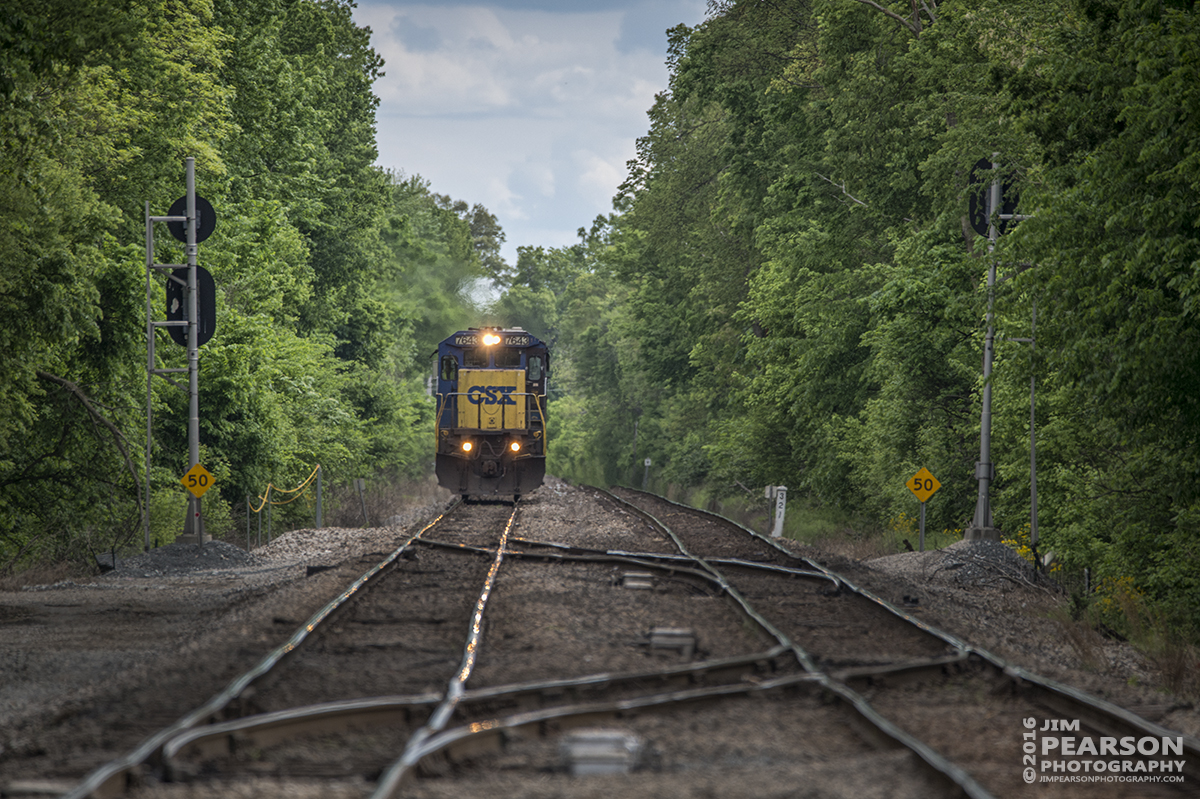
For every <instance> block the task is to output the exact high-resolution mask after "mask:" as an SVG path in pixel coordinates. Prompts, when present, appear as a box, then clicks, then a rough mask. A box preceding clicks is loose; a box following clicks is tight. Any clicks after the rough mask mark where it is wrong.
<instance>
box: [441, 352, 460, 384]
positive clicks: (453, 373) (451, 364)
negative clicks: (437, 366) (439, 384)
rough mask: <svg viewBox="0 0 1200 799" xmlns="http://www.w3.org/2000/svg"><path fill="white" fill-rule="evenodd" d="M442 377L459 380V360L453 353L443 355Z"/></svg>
mask: <svg viewBox="0 0 1200 799" xmlns="http://www.w3.org/2000/svg"><path fill="white" fill-rule="evenodd" d="M442 379H443V380H457V379H458V361H456V360H455V359H454V356H453V355H443V356H442Z"/></svg>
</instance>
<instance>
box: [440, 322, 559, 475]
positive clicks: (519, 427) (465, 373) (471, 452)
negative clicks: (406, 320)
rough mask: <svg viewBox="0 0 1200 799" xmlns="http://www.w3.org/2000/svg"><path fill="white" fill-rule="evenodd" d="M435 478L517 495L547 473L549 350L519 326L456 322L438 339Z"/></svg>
mask: <svg viewBox="0 0 1200 799" xmlns="http://www.w3.org/2000/svg"><path fill="white" fill-rule="evenodd" d="M437 355H438V361H437V476H438V484H439V485H441V486H442V487H444V488H448V489H450V490H451V491H453V492H454V493H456V494H461V495H462V496H463V497H466V498H480V499H482V498H489V497H499V496H512V497H514V498H516V497H520V496H521V495H522V494H527V493H529V492H530V491H532V490H533V489H535V488H537V487H538V486H540V485H541V484H542V478H543V477H545V474H546V385H547V382H548V380H549V377H550V351H549V350H548V349H547V347H546V345H545V344H543V343H542V342H541V341H539V340H538V339H536V338H534V337H533V336H532V335H530V334H529V333H527V332H526V331H524V330H522V329H521V328H519V327H514V328H496V327H484V328H474V327H472V328H470V329H468V330H460V331H459V332H457V333H455V334H454V335H452V336H450V337H449V338H447V339H446V340H445V341H443V342H442V343H441V344H439V345H438V352H437Z"/></svg>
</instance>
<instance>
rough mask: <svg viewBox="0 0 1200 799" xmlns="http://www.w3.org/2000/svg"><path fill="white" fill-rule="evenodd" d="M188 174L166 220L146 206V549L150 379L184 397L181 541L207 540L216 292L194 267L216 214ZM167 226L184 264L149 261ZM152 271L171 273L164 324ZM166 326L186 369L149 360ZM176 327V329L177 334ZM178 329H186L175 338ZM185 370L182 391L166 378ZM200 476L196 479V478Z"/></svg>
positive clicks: (191, 165) (189, 164)
mask: <svg viewBox="0 0 1200 799" xmlns="http://www.w3.org/2000/svg"><path fill="white" fill-rule="evenodd" d="M184 164H185V167H186V171H187V193H186V194H185V195H184V196H183V197H180V198H179V199H178V200H176V201H175V203H173V204H172V205H171V208H170V210H169V211H168V213H167V216H151V215H150V203H149V202H147V203H146V509H147V510H146V518H145V522H144V524H145V533H146V540H145V548H146V549H147V550H149V549H150V512H149V508H150V458H151V454H152V452H153V417H152V413H153V409H152V405H151V403H152V399H153V398H152V393H151V386H152V384H153V381H154V376H155V375H158V376H159V377H161V378H163V379H164V380H166V381H167V382H168V383H170V384H171V385H173V386H175V387H176V388H179V389H181V390H185V391H187V394H188V463H189V470H188V476H191V477H192V483H193V484H194V486H202V489H201V490H199V491H198V492H197V489H196V487H193V485H189V483H188V482H187V476H185V481H184V485H185V486H187V487H188V490H189V491H190V492H191V496H190V497H189V498H188V511H187V518H186V520H185V521H184V527H183V535H182V536H181V537H180V538H179V539H177V540H178V541H179V542H180V543H192V544H199V545H203V544H204V542H205V541H210V540H212V539H211V538H210V537H209V536H208V535H207V534H206V533H205V530H204V516H203V513H202V509H201V505H200V497H201V496H202V495H203V494H204V491H206V490H207V489H208V488H209V487H210V486H211V484H212V481H211V475H209V474H208V472H207V470H205V469H204V467H203V466H201V465H200V345H202V344H204V343H205V342H207V341H208V340H209V339H210V338H211V337H212V334H213V331H214V330H215V328H216V309H215V296H214V295H215V288H214V285H213V280H212V277H211V276H210V275H209V274H208V271H207V270H205V269H204V268H203V267H201V266H198V265H197V263H196V260H197V258H196V254H197V245H198V244H199V243H200V242H202V241H204V240H205V239H206V238H208V237H209V236H210V235H211V234H212V232H213V228H214V227H215V226H216V215H215V213H214V212H213V208H212V206H211V205H210V204H209V203H208V201H207V200H205V199H204V198H203V197H198V196H197V195H196V159H195V158H193V157H192V156H188V157H187V158H186V159H185V160H184ZM155 222H166V223H167V229H168V230H169V231H170V233H171V235H172V236H174V237H175V238H176V239H178V240H179V241H181V242H183V244H184V248H185V250H184V251H185V253H186V256H187V263H186V264H159V263H156V262H155V260H154V223H155ZM154 270H170V272H169V274H168V275H167V320H166V321H155V320H154V310H153V308H154V303H153V300H154V291H153V285H154V281H152V280H151V278H150V276H151V274H152V273H153V272H154ZM158 327H165V328H167V329H168V332H169V333H171V338H172V339H174V340H175V342H176V343H179V344H181V345H184V346H186V347H187V353H188V356H187V361H188V365H187V368H175V369H159V368H157V366H156V363H155V359H154V344H155V338H154V336H155V333H154V330H155V328H158ZM177 329H178V330H177ZM179 331H186V335H180V333H179ZM183 372H187V376H188V383H187V386H186V388H185V387H184V386H183V385H181V384H180V383H177V382H176V381H175V380H174V379H173V378H172V377H170V375H171V374H175V373H183ZM197 468H198V469H199V471H197ZM197 475H199V477H197Z"/></svg>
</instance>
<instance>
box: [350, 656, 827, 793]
mask: <svg viewBox="0 0 1200 799" xmlns="http://www.w3.org/2000/svg"><path fill="white" fill-rule="evenodd" d="M799 685H810V686H814V687H823V686H820V677H819V675H815V674H807V673H804V674H792V675H788V676H785V677H776V678H774V679H771V680H764V681H763V682H761V683H757V684H755V683H739V684H736V685H719V686H714V687H711V688H693V689H688V690H683V691H674V692H671V693H666V694H651V695H648V696H639V697H634V698H631V699H622V700H618V701H615V702H603V703H593V704H576V705H562V706H559V707H555V708H547V709H544V710H534V711H528V712H525V713H515V714H512V715H510V716H505V717H501V718H494V719H488V720H485V721H476V722H472V723H470V724H466V725H464V726H461V727H455V728H452V729H449V730H444V731H442V732H440V733H438V734H437V735H434V736H431V737H429V738H428V739H426V740H425V741H423V742H422V743H421V745H420V746H419V747H418V748H417V749H415V750H414V751H413V753H412V757H411V762H410V763H406V764H404V765H403V766H400V764H397V765H396V766H393V768H391V769H389V770H388V771H387V772H385V773H384V774H383V776H382V777H381V778H380V780H379V782H378V783H376V786H375V790H374V791H373V792H372V793H371V795H370V799H394V797H396V796H398V795H399V791H400V790H401V789H402V788H403V787H404V785H406V784H407V783H408V781H409V780H410V779H411V778H412V776H413V774H414V771H415V765H416V764H417V763H418V762H420V761H421V760H422V759H424V758H426V757H429V756H431V755H435V754H438V753H441V752H445V751H448V750H452V749H453V748H454V747H456V746H463V745H464V744H467V743H469V744H472V745H471V747H470V748H471V750H472V751H476V750H478V749H481V748H483V747H484V746H485V745H486V740H487V739H491V740H492V741H493V742H500V741H503V739H504V736H506V735H508V734H511V733H512V732H514V731H515V730H518V729H520V728H523V727H531V726H537V727H539V728H540V727H542V726H543V725H545V724H546V722H549V721H562V720H567V719H581V720H585V722H591V721H593V720H595V719H596V718H597V717H607V716H612V715H619V714H621V713H628V712H630V711H634V710H639V709H642V708H648V707H658V706H663V705H672V704H682V703H685V702H696V701H702V700H706V699H707V700H715V699H722V698H726V697H730V696H740V695H744V694H753V693H763V692H766V691H771V690H778V689H781V688H786V687H789V686H799Z"/></svg>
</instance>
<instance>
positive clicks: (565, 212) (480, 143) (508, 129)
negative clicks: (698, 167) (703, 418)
mask: <svg viewBox="0 0 1200 799" xmlns="http://www.w3.org/2000/svg"><path fill="white" fill-rule="evenodd" d="M574 6H578V7H579V9H578V10H566V9H570V8H571V7H572V4H570V3H566V2H565V0H559V1H558V2H551V0H495V2H491V3H486V4H479V3H477V2H476V3H473V4H467V3H462V4H457V5H455V4H452V3H451V4H449V5H447V4H442V5H436V6H435V5H429V4H418V3H409V2H405V0H363V1H362V2H361V3H360V5H359V6H358V8H357V9H356V10H355V12H354V17H355V20H356V22H357V23H358V24H360V25H369V26H370V27H371V28H372V30H373V32H374V33H373V36H372V45H373V46H374V48H375V49H376V51H377V52H379V54H380V55H382V56H383V58H384V60H385V61H386V65H385V67H384V70H385V72H386V75H385V77H383V78H381V79H380V80H379V81H378V82H377V83H376V86H375V91H376V93H377V94H378V95H379V97H380V101H381V102H380V109H379V113H378V125H377V129H378V136H377V140H378V144H379V151H380V157H379V163H380V164H381V165H382V166H385V167H389V168H394V169H400V170H403V171H404V172H405V173H407V174H420V175H421V176H422V177H424V178H426V179H427V180H429V181H430V183H431V186H432V189H433V190H434V191H435V192H438V193H441V194H449V195H451V196H452V197H454V198H456V199H462V200H465V201H467V202H469V203H476V202H478V203H482V204H483V205H485V206H487V208H488V209H489V210H490V211H492V213H494V214H496V216H497V218H498V219H499V221H500V224H501V225H502V226H503V228H504V230H505V233H506V234H507V237H508V240H507V242H506V245H505V248H504V256H505V258H506V259H507V260H509V261H510V262H512V261H515V258H516V254H515V251H516V247H517V246H518V245H530V246H539V245H540V246H563V245H566V244H570V243H572V242H573V241H574V240H575V231H576V230H577V229H578V228H579V227H584V226H587V225H589V224H590V223H591V220H592V219H593V218H594V217H595V216H596V215H597V214H603V213H607V212H608V211H609V210H611V206H610V203H611V198H612V196H613V195H614V194H615V193H616V189H617V186H619V185H620V183H621V182H622V181H623V180H624V178H625V162H626V161H627V160H628V159H629V158H631V157H633V153H634V143H635V141H636V139H637V137H638V136H641V135H644V134H645V132H646V130H647V127H648V122H647V119H646V111H647V110H649V108H650V107H651V105H652V104H653V102H654V95H655V93H656V92H658V91H662V90H663V89H664V88H665V87H666V81H667V71H666V67H665V64H664V61H665V56H666V51H665V41H666V37H665V34H664V33H663V31H664V30H665V29H666V27H668V26H670V25H673V24H676V23H678V22H686V23H688V24H691V25H694V24H696V23H698V22H700V21H701V19H702V18H703V16H704V8H705V3H704V0H651V1H649V2H633V0H595V2H591V3H586V4H584V3H577V4H574Z"/></svg>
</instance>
